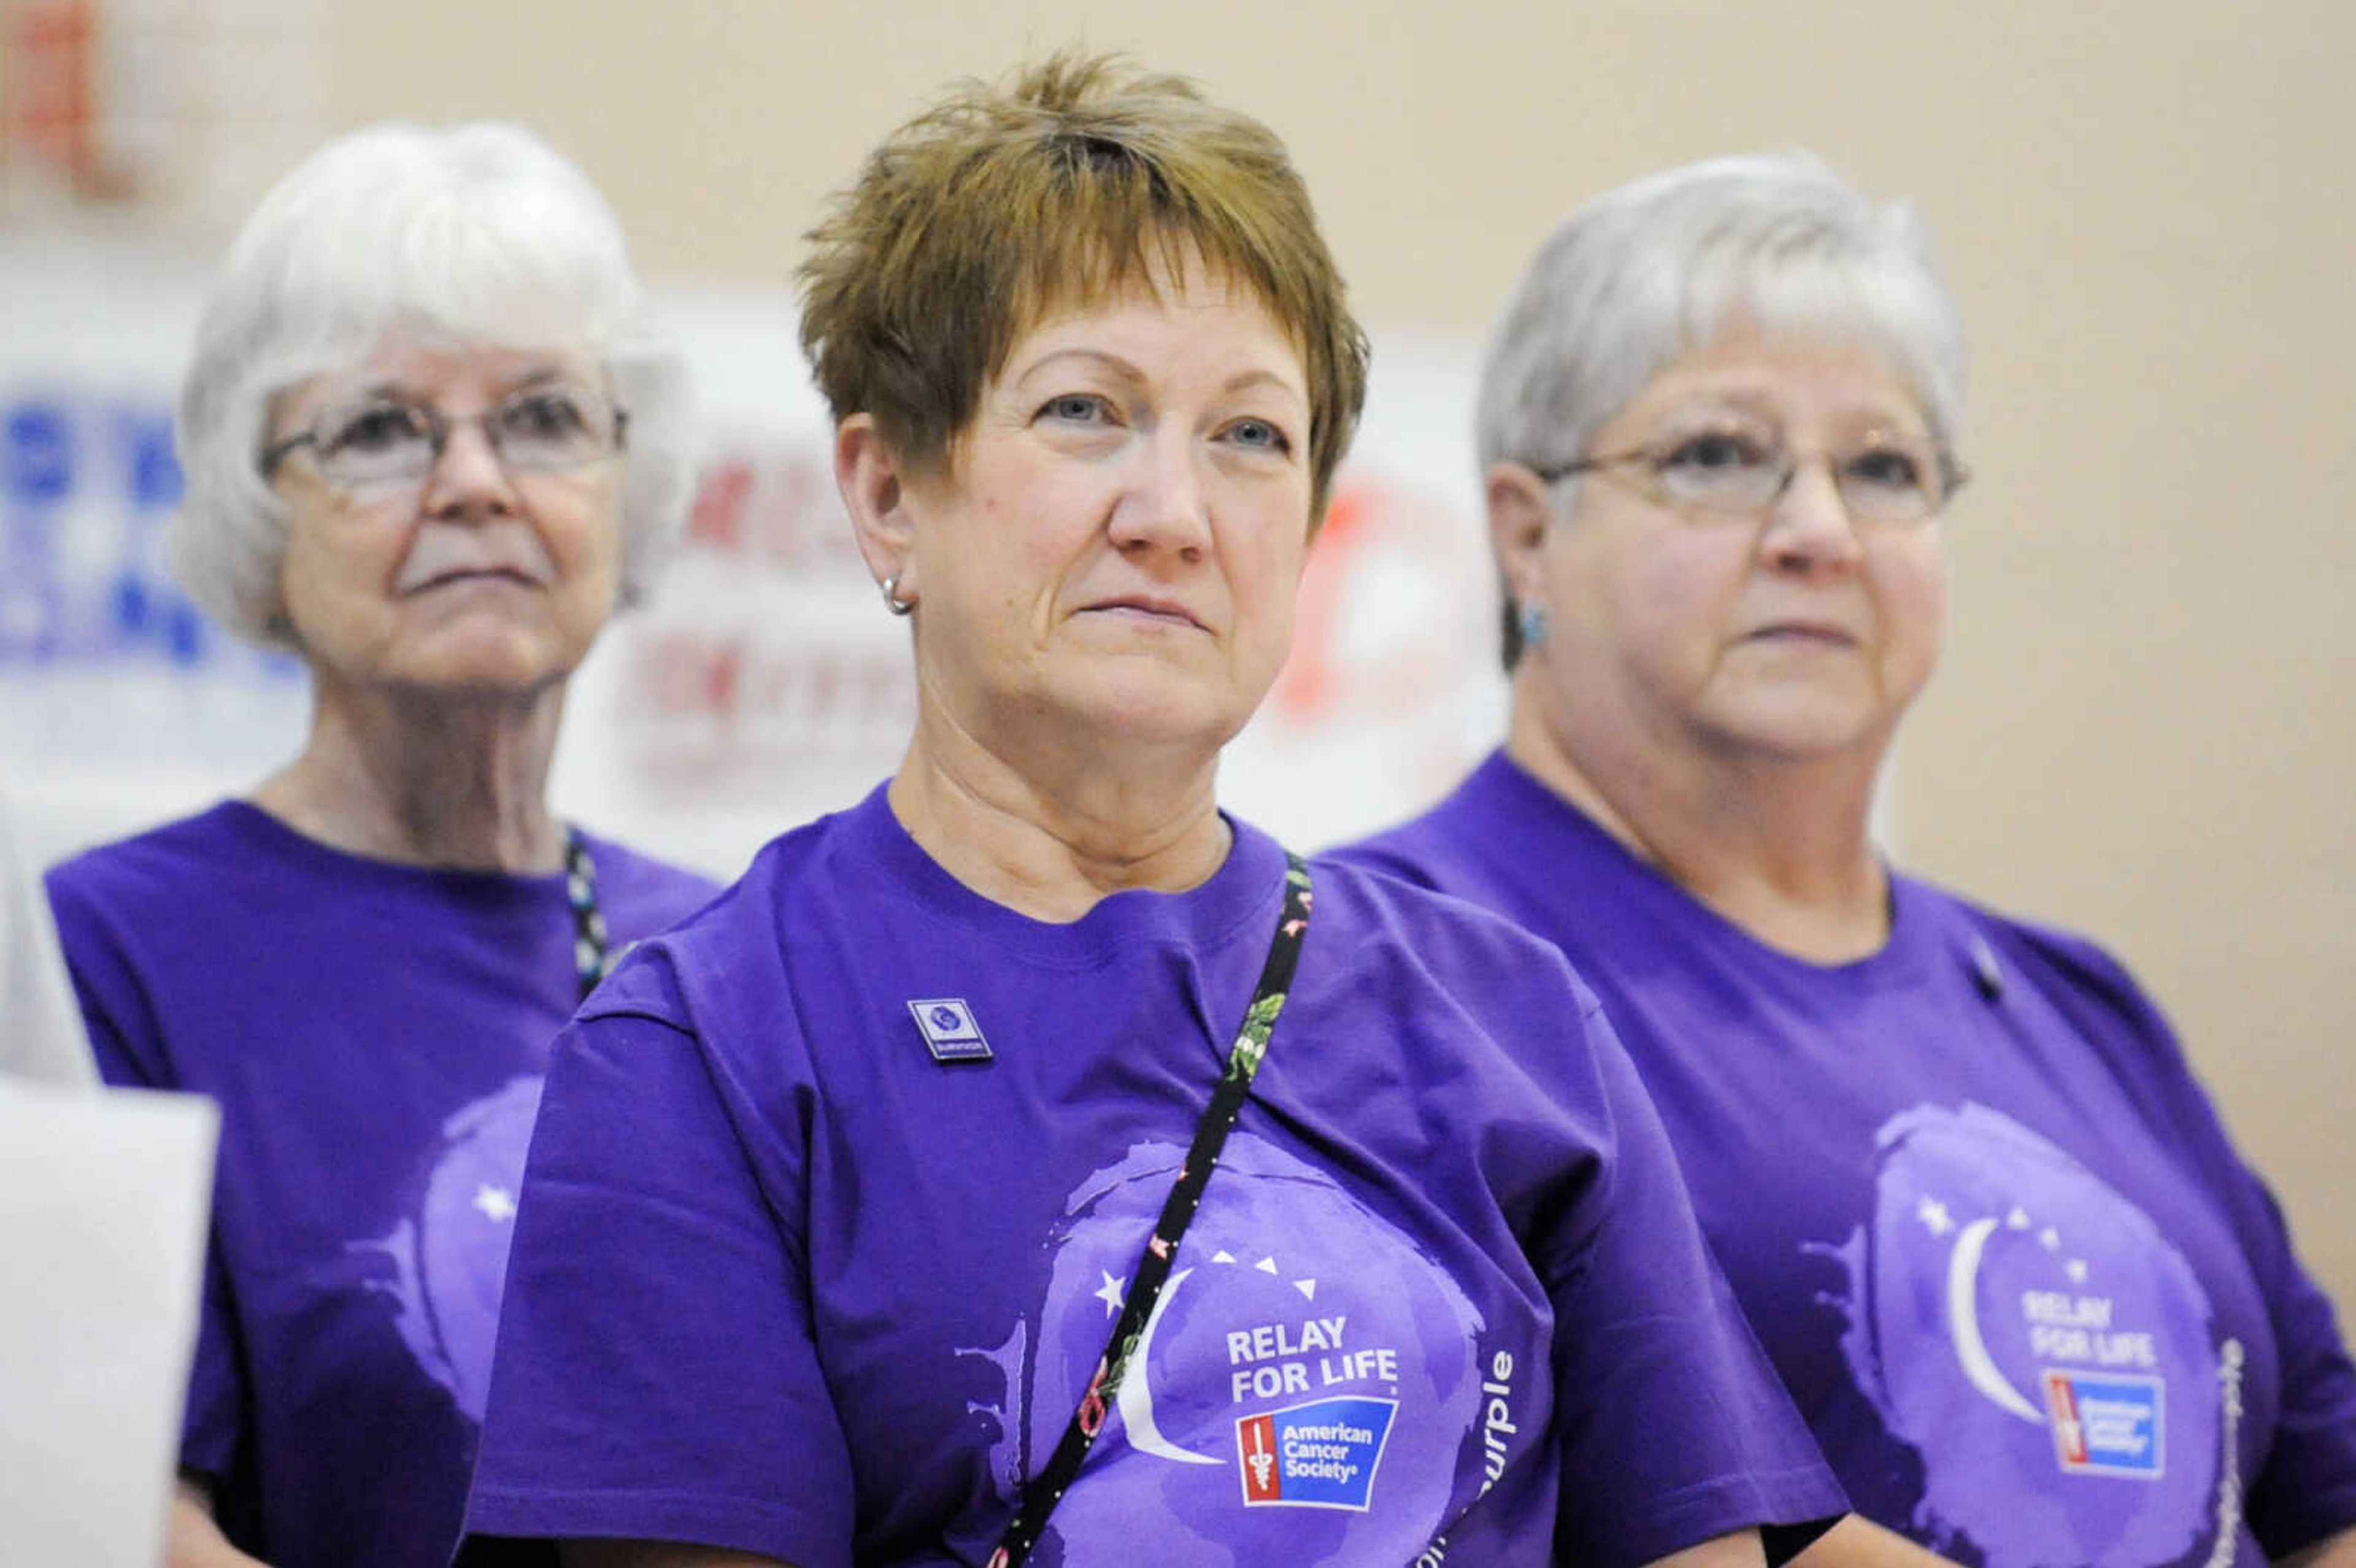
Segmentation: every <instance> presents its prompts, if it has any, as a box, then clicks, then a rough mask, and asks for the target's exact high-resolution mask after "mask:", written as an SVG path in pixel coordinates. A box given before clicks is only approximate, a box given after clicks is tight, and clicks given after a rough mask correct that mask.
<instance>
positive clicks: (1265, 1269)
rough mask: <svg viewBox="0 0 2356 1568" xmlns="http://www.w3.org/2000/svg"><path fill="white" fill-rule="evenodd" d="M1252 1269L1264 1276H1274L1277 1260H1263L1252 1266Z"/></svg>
mask: <svg viewBox="0 0 2356 1568" xmlns="http://www.w3.org/2000/svg"><path fill="white" fill-rule="evenodd" d="M1252 1267H1254V1268H1256V1269H1258V1270H1259V1272H1260V1273H1262V1274H1274V1273H1275V1272H1276V1260H1275V1259H1274V1258H1262V1259H1260V1260H1259V1262H1258V1263H1256V1264H1252Z"/></svg>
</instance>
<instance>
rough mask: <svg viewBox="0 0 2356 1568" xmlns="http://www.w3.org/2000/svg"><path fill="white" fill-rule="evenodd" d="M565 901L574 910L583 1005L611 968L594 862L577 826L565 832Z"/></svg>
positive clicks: (576, 960) (575, 968)
mask: <svg viewBox="0 0 2356 1568" xmlns="http://www.w3.org/2000/svg"><path fill="white" fill-rule="evenodd" d="M564 901H565V902H566V903H567V904H569V905H571V906H572V909H573V973H574V974H575V975H577V976H580V979H581V999H582V1000H583V1001H584V1002H585V1001H587V1000H588V999H589V993H590V992H592V991H594V990H595V989H596V988H597V982H598V981H600V980H602V979H604V978H605V971H606V970H607V969H609V968H611V967H612V966H613V965H612V955H611V944H610V943H609V941H608V939H607V937H606V934H605V915H603V914H602V913H600V912H598V909H597V862H596V861H594V860H592V859H590V858H589V846H588V845H587V844H586V843H585V842H584V841H583V839H582V837H581V830H580V829H579V828H577V827H567V828H566V829H565V830H564Z"/></svg>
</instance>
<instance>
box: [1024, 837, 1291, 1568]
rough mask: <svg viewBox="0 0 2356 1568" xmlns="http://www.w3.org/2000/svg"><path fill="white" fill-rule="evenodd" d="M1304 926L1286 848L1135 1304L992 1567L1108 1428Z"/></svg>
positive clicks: (1116, 1328) (1027, 1543) (1265, 1036)
mask: <svg viewBox="0 0 2356 1568" xmlns="http://www.w3.org/2000/svg"><path fill="white" fill-rule="evenodd" d="M1308 929H1309V868H1308V867H1307V866H1306V865H1304V864H1302V863H1301V857H1300V856H1298V855H1295V854H1293V853H1291V852H1290V851H1289V850H1288V851H1287V852H1286V854H1285V857H1284V901H1283V906H1282V907H1281V908H1280V910H1279V911H1278V912H1277V916H1276V935H1275V936H1274V937H1273V938H1272V939H1270V941H1269V945H1268V962H1267V963H1265V964H1263V965H1261V966H1260V972H1259V984H1258V986H1257V987H1254V988H1253V990H1252V999H1251V1006H1250V1007H1248V1008H1245V1009H1244V1021H1243V1024H1242V1027H1240V1028H1239V1029H1237V1030H1236V1043H1235V1045H1234V1047H1233V1048H1232V1049H1230V1050H1229V1051H1228V1052H1227V1065H1226V1071H1225V1072H1221V1073H1220V1074H1219V1083H1218V1087H1217V1088H1216V1089H1215V1090H1214V1091H1213V1092H1212V1094H1211V1103H1210V1104H1209V1105H1208V1106H1206V1107H1205V1109H1204V1111H1203V1119H1202V1120H1201V1121H1199V1122H1197V1123H1196V1124H1195V1125H1194V1143H1193V1144H1192V1145H1190V1146H1189V1147H1188V1148H1187V1150H1186V1162H1185V1163H1184V1164H1183V1165H1182V1166H1180V1167H1179V1168H1178V1180H1177V1182H1176V1183H1175V1184H1174V1185H1173V1187H1172V1188H1171V1189H1170V1197H1169V1199H1168V1200H1166V1201H1165V1202H1164V1203H1163V1204H1162V1218H1161V1219H1159V1220H1157V1221H1154V1225H1153V1233H1152V1235H1151V1236H1149V1237H1148V1238H1147V1239H1146V1243H1145V1252H1144V1254H1143V1255H1142V1256H1141V1257H1140V1258H1139V1259H1138V1261H1137V1276H1136V1280H1135V1282H1134V1283H1133V1284H1132V1285H1130V1290H1129V1300H1128V1301H1127V1303H1126V1304H1124V1305H1123V1307H1121V1312H1120V1316H1119V1318H1117V1319H1115V1320H1114V1323H1113V1326H1112V1337H1111V1338H1110V1339H1108V1340H1107V1341H1106V1343H1105V1349H1104V1354H1103V1355H1102V1356H1101V1357H1099V1358H1098V1361H1097V1369H1096V1373H1095V1375H1094V1376H1092V1377H1091V1378H1089V1379H1088V1386H1087V1391H1086V1392H1083V1393H1082V1394H1081V1395H1080V1407H1079V1409H1077V1410H1076V1411H1074V1412H1073V1413H1072V1421H1071V1424H1070V1425H1068V1426H1066V1428H1064V1435H1063V1437H1062V1439H1061V1440H1060V1441H1059V1442H1057V1443H1056V1445H1055V1453H1053V1454H1052V1455H1050V1456H1048V1458H1047V1464H1046V1467H1045V1468H1044V1469H1042V1470H1041V1471H1040V1472H1039V1473H1038V1475H1036V1476H1034V1477H1032V1479H1031V1481H1030V1483H1029V1484H1028V1485H1027V1486H1025V1487H1024V1488H1023V1501H1022V1504H1021V1506H1020V1507H1018V1508H1017V1509H1015V1510H1014V1518H1013V1520H1012V1522H1011V1523H1009V1524H1008V1525H1007V1527H1006V1533H1005V1534H1004V1535H1003V1536H1001V1537H1000V1538H999V1542H998V1550H997V1551H996V1552H992V1553H991V1557H990V1564H989V1568H1018V1565H1019V1564H1020V1563H1023V1561H1024V1560H1025V1559H1026V1558H1028V1557H1029V1556H1030V1555H1031V1549H1032V1548H1033V1546H1034V1545H1036V1544H1037V1543H1038V1541H1039V1536H1040V1534H1041V1532H1042V1531H1044V1530H1045V1529H1046V1528H1047V1516H1048V1515H1049V1514H1051V1513H1053V1512H1054V1511H1055V1505H1056V1504H1057V1503H1058V1502H1061V1501H1062V1500H1063V1497H1064V1493H1065V1491H1066V1488H1069V1487H1070V1486H1071V1484H1072V1478H1073V1477H1076V1476H1077V1475H1078V1474H1079V1472H1080V1466H1081V1464H1082V1463H1083V1462H1084V1461H1085V1460H1086V1459H1087V1456H1088V1449H1089V1447H1090V1445H1093V1444H1094V1443H1095V1442H1096V1440H1097V1434H1098V1432H1100V1431H1102V1430H1103V1429H1104V1419H1105V1412H1106V1411H1107V1410H1108V1409H1110V1408H1111V1406H1112V1403H1113V1401H1114V1400H1115V1399H1116V1398H1117V1397H1119V1393H1120V1383H1121V1379H1122V1377H1123V1376H1124V1375H1125V1374H1126V1373H1127V1372H1128V1371H1129V1359H1130V1356H1131V1355H1132V1354H1133V1353H1134V1352H1135V1351H1136V1349H1137V1339H1138V1336H1139V1335H1140V1334H1141V1333H1142V1332H1143V1331H1144V1328H1145V1324H1146V1320H1147V1319H1148V1318H1150V1317H1152V1316H1153V1304H1154V1303H1155V1302H1156V1301H1157V1300H1159V1299H1160V1298H1161V1296H1162V1284H1163V1282H1165V1281H1166V1280H1167V1279H1168V1278H1169V1277H1170V1265H1171V1263H1172V1261H1173V1259H1175V1258H1176V1257H1177V1255H1178V1243H1179V1239H1180V1238H1181V1237H1183V1236H1184V1235H1185V1233H1186V1224H1187V1221H1190V1220H1192V1219H1194V1210H1195V1208H1196V1207H1197V1206H1198V1205H1200V1204H1201V1202H1202V1201H1203V1189H1204V1188H1205V1186H1207V1185H1208V1184H1209V1183H1210V1179H1211V1171H1212V1169H1213V1168H1215V1167H1216V1166H1217V1165H1218V1163H1219V1150H1220V1149H1221V1148H1222V1147H1225V1146H1226V1141H1227V1132H1228V1129H1229V1128H1231V1127H1233V1126H1234V1125H1236V1118H1237V1116H1238V1115H1242V1113H1243V1108H1244V1102H1245V1101H1246V1100H1247V1099H1248V1098H1250V1096H1251V1086H1252V1079H1253V1078H1254V1077H1255V1076H1257V1075H1258V1072H1259V1064H1260V1061H1261V1060H1262V1059H1263V1058H1264V1057H1266V1056H1267V1054H1268V1041H1269V1036H1270V1035H1272V1034H1274V1033H1275V1032H1276V1019H1277V1015H1278V1014H1280V1013H1281V1012H1283V1011H1284V998H1285V993H1286V992H1287V991H1289V990H1290V988H1291V987H1292V971H1293V969H1294V968H1295V967H1296V966H1297V965H1299V964H1300V962H1301V934H1302V933H1304V932H1306V931H1307V930H1308Z"/></svg>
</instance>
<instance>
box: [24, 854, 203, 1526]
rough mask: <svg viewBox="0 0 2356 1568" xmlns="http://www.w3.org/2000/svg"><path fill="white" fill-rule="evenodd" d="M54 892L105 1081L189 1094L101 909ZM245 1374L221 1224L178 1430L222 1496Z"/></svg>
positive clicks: (188, 1455)
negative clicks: (183, 1411)
mask: <svg viewBox="0 0 2356 1568" xmlns="http://www.w3.org/2000/svg"><path fill="white" fill-rule="evenodd" d="M50 891H51V895H52V897H53V899H54V901H55V904H56V909H57V918H58V934H59V940H60V943H61V944H62V946H63V948H64V952H65V957H66V965H67V969H68V971H69V973H70V977H71V980H72V984H73V991H74V998H75V1000H76V1001H77V1002H78V1003H79V1004H80V1010H81V1021H82V1025H83V1028H84V1029H85V1031H86V1033H87V1035H88V1037H89V1041H90V1050H91V1055H92V1057H93V1059H94V1060H95V1061H96V1062H97V1066H98V1075H99V1077H100V1078H101V1079H102V1080H103V1081H104V1082H106V1083H110V1084H113V1085H117V1086H119V1087H124V1088H134V1089H172V1090H186V1089H187V1088H188V1087H189V1085H188V1084H187V1083H183V1082H182V1081H181V1076H180V1073H179V1072H178V1070H177V1068H176V1067H175V1066H174V1064H173V1062H172V1061H171V1053H170V1051H169V1050H168V1048H167V1047H166V1043H165V1040H164V1031H163V1029H162V1026H161V1025H160V1023H159V1022H158V1020H157V1019H156V1018H155V1010H154V1008H151V1007H150V1006H149V1005H148V1000H147V993H146V988H145V987H144V986H143V985H142V984H141V983H140V979H139V976H138V972H137V968H136V966H135V965H134V964H133V962H132V961H131V959H130V958H129V957H128V955H125V954H124V953H123V950H122V947H121V945H120V944H118V943H116V942H115V941H114V940H113V939H112V936H111V935H110V934H109V933H108V931H107V929H106V924H105V923H104V921H103V920H102V919H101V918H100V916H99V915H98V913H97V912H96V911H95V910H93V909H91V908H90V907H88V906H87V905H86V904H85V903H84V902H83V901H82V900H81V899H80V898H79V897H77V896H75V895H73V894H72V893H70V892H69V891H67V890H65V889H64V888H61V887H59V885H58V883H57V882H56V881H55V880H52V882H51V884H50ZM235 1136H238V1129H237V1128H236V1127H235V1126H234V1125H230V1123H229V1122H228V1121H227V1120H226V1119H224V1121H223V1124H222V1127H221V1137H222V1140H223V1141H224V1143H226V1142H227V1141H228V1140H230V1139H231V1138H234V1137H235ZM224 1152H225V1153H226V1151H224ZM243 1367H244V1360H243V1357H242V1355H241V1351H240V1348H239V1343H238V1336H237V1315H236V1310H235V1306H234V1300H233V1293H232V1290H231V1287H230V1279H229V1272H228V1269H227V1267H226V1266H225V1264H224V1263H223V1260H222V1256H221V1245H220V1227H219V1225H218V1223H216V1224H214V1225H213V1226H211V1227H209V1232H208V1235H207V1237H206V1243H205V1273H204V1290H203V1294H202V1296H201V1298H200V1299H199V1301H198V1312H197V1342H196V1348H195V1351H194V1354H193V1356H192V1358H191V1360H190V1362H189V1368H188V1397H187V1409H186V1412H185V1413H184V1415H183V1417H182V1420H181V1425H180V1468H181V1469H183V1470H186V1471H189V1472H192V1473H194V1474H196V1475H199V1476H203V1477H207V1478H208V1479H209V1480H210V1481H212V1482H213V1483H214V1485H215V1487H216V1488H218V1487H219V1486H220V1483H221V1482H222V1481H223V1480H225V1479H226V1478H228V1477H230V1475H231V1474H232V1473H233V1472H234V1471H235V1470H236V1469H237V1467H238V1466H239V1465H240V1464H241V1462H242V1460H243V1459H244V1458H245V1456H246V1455H245V1441H244V1434H245V1430H246V1418H247V1414H248V1409H249V1404H250V1396H249V1392H248V1390H247V1387H246V1380H245V1374H244V1371H243Z"/></svg>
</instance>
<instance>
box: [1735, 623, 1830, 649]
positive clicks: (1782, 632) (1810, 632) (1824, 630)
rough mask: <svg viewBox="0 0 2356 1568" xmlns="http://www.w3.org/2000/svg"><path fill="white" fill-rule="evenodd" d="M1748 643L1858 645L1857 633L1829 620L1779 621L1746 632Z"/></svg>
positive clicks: (1823, 645) (1827, 645)
mask: <svg viewBox="0 0 2356 1568" xmlns="http://www.w3.org/2000/svg"><path fill="white" fill-rule="evenodd" d="M1742 640H1743V641H1744V642H1747V643H1790V644H1800V645H1815V646H1822V647H1838V648H1848V647H1855V646H1856V645H1857V642H1858V637H1857V634H1856V633H1854V632H1851V631H1850V630H1849V629H1848V628H1847V627H1846V626H1839V625H1835V624H1832V623H1831V622H1829V621H1777V622H1773V623H1772V624H1768V625H1764V626H1761V627H1759V628H1757V629H1756V630H1754V631H1751V632H1749V633H1746V634H1745V635H1744V636H1743V639H1742Z"/></svg>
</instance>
